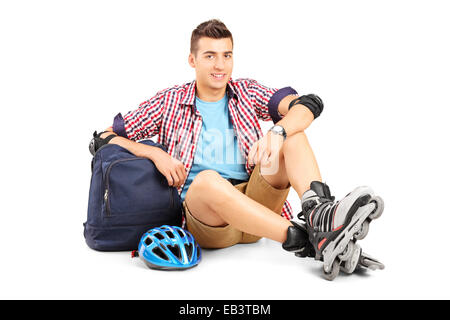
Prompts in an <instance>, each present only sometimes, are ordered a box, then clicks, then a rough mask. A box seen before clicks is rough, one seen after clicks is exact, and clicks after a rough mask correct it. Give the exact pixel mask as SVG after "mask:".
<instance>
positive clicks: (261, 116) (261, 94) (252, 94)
mask: <svg viewBox="0 0 450 320" xmlns="http://www.w3.org/2000/svg"><path fill="white" fill-rule="evenodd" d="M195 84H196V82H195V81H193V82H190V83H185V84H183V85H181V86H174V87H172V88H168V89H165V90H162V91H159V92H158V93H157V94H156V95H155V96H154V97H153V98H151V99H149V100H147V101H145V102H143V103H141V104H140V105H139V108H138V109H136V110H134V111H130V112H128V113H126V114H125V116H123V117H122V115H121V114H120V113H119V114H118V115H117V116H116V117H115V118H114V124H113V131H114V132H115V133H117V134H118V135H120V136H123V137H125V138H128V139H130V140H133V141H138V140H143V139H149V138H151V137H153V136H155V135H158V143H160V144H162V145H164V146H165V147H167V152H168V153H169V154H170V155H171V156H172V157H174V158H176V159H178V160H180V161H181V162H182V163H183V164H184V166H185V168H186V172H187V173H188V174H189V172H190V170H191V168H192V165H193V162H194V156H195V149H196V145H197V142H198V139H199V137H200V131H201V129H202V117H201V115H200V113H199V112H198V111H197V110H196V107H195V92H196V91H195ZM227 94H228V110H229V113H230V116H231V120H232V123H233V128H234V132H235V134H236V136H237V140H238V144H239V149H240V151H241V153H242V154H243V155H244V158H245V160H246V163H245V168H246V171H247V173H248V174H249V175H251V173H252V171H253V169H254V166H250V165H249V164H248V153H249V152H250V148H251V146H252V145H253V143H255V142H256V141H257V140H259V139H260V138H262V137H263V136H264V134H263V132H262V130H261V126H260V124H259V122H258V120H263V121H269V120H272V121H273V122H274V123H276V122H278V121H279V120H281V117H280V114H279V113H278V104H279V102H280V101H281V100H282V99H283V98H284V97H286V96H287V95H291V94H297V92H296V91H295V90H294V89H292V88H291V87H286V88H282V89H280V90H277V89H273V88H268V87H266V86H264V85H261V84H259V83H258V82H256V81H255V80H252V79H237V80H232V79H230V81H229V82H228V84H227ZM183 186H184V185H183ZM183 186H181V187H180V188H178V193H179V194H181V191H182V190H183ZM282 216H284V217H285V218H286V219H289V220H290V219H292V218H293V214H292V208H291V206H290V204H289V202H288V201H286V202H285V203H284V205H283V210H282Z"/></svg>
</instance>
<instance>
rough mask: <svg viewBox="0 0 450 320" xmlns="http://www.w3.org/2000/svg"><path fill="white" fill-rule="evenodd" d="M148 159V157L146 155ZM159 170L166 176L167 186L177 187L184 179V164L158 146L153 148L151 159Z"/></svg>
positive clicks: (185, 176) (185, 174)
mask: <svg viewBox="0 0 450 320" xmlns="http://www.w3.org/2000/svg"><path fill="white" fill-rule="evenodd" d="M147 158H149V159H150V157H147ZM150 160H152V161H153V163H154V164H155V166H156V168H157V169H158V171H159V172H161V173H162V175H163V176H165V177H166V179H167V183H168V184H169V186H174V187H176V188H179V187H181V186H182V185H183V183H184V181H186V178H187V173H186V169H185V168H184V164H183V163H182V162H181V161H180V160H177V159H175V158H173V157H172V156H171V155H170V154H168V153H167V152H165V151H164V150H161V149H159V148H154V150H153V152H152V155H151V159H150Z"/></svg>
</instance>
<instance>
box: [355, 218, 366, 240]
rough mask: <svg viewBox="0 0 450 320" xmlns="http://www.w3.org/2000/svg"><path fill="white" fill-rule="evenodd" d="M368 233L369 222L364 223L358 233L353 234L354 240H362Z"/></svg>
mask: <svg viewBox="0 0 450 320" xmlns="http://www.w3.org/2000/svg"><path fill="white" fill-rule="evenodd" d="M368 233H369V221H364V222H363V223H362V225H361V229H359V230H358V232H357V233H355V239H356V240H362V239H364V238H365V237H366V236H367V234H368Z"/></svg>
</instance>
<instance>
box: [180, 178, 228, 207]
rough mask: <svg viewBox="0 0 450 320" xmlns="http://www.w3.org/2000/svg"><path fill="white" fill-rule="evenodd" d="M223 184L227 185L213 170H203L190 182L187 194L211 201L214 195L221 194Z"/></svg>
mask: <svg viewBox="0 0 450 320" xmlns="http://www.w3.org/2000/svg"><path fill="white" fill-rule="evenodd" d="M225 184H229V183H228V181H227V180H225V179H224V178H223V177H222V176H221V175H220V174H219V173H217V172H216V171H214V170H203V171H201V172H199V173H198V174H197V175H196V176H195V178H194V180H193V181H192V183H191V185H190V187H189V189H188V191H187V193H186V197H187V196H188V193H191V194H192V193H195V194H196V198H198V197H200V198H202V197H205V198H208V200H209V201H208V202H210V201H213V200H214V199H215V196H216V195H219V194H221V193H222V191H223V189H224V187H225Z"/></svg>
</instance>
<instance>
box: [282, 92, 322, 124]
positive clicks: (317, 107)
mask: <svg viewBox="0 0 450 320" xmlns="http://www.w3.org/2000/svg"><path fill="white" fill-rule="evenodd" d="M296 104H302V105H304V106H305V107H307V108H308V109H309V110H310V111H311V112H312V114H313V115H314V119H315V118H317V117H318V116H320V114H321V113H322V111H323V102H322V99H320V98H319V96H317V95H315V94H312V93H311V94H307V95H304V96H301V97H299V98H296V99H294V100H292V101H291V103H290V104H289V107H288V110H289V109H291V108H292V107H293V106H295V105H296Z"/></svg>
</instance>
